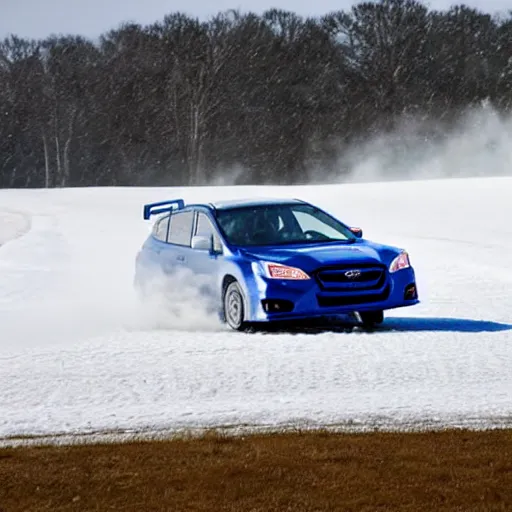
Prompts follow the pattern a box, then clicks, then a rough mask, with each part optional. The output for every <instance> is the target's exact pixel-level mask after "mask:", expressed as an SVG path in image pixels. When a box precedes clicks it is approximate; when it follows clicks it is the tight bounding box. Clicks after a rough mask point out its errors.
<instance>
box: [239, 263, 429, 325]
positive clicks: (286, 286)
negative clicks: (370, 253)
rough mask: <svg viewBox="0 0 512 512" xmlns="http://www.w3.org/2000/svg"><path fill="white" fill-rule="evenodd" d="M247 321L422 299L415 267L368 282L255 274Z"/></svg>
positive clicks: (390, 305)
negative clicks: (281, 278)
mask: <svg viewBox="0 0 512 512" xmlns="http://www.w3.org/2000/svg"><path fill="white" fill-rule="evenodd" d="M248 292H249V296H250V307H249V308H248V309H249V311H248V318H247V320H248V321H252V322H268V321H273V320H276V321H283V320H285V321H286V320H293V319H307V318H315V317H329V316H336V315H344V314H350V313H354V312H356V311H358V312H360V311H376V310H388V309H394V308H400V307H406V306H413V305H414V304H418V303H419V298H418V293H417V288H416V278H415V273H414V269H413V268H411V267H410V268H407V269H403V270H399V271H398V272H395V273H393V274H390V273H389V272H388V271H387V269H384V268H383V269H382V274H381V275H380V277H379V279H376V280H375V281H374V282H367V283H359V284H358V283H357V282H354V283H347V282H345V283H337V282H329V283H326V282H324V281H322V280H321V279H319V277H318V275H314V276H312V278H311V279H308V280H304V281H287V280H277V279H268V278H266V277H262V276H254V279H253V280H252V282H251V283H250V284H249V290H248Z"/></svg>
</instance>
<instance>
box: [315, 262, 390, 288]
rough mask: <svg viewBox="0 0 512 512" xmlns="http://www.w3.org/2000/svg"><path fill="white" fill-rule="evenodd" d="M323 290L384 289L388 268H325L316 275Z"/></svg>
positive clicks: (355, 265) (370, 265) (352, 265)
mask: <svg viewBox="0 0 512 512" xmlns="http://www.w3.org/2000/svg"><path fill="white" fill-rule="evenodd" d="M314 275H315V278H316V280H317V282H318V284H319V286H320V288H321V289H322V290H328V291H356V290H360V291H363V290H364V291H366V290H368V291H371V290H379V289H381V288H382V286H383V285H384V283H385V281H386V267H385V266H384V265H378V264H359V265H358V264H350V265H347V264H345V265H337V266H335V267H323V268H320V269H318V270H317V271H316V272H315V273H314Z"/></svg>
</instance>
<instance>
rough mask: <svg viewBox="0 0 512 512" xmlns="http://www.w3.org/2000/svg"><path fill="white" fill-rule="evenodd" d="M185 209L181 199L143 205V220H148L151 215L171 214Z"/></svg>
mask: <svg viewBox="0 0 512 512" xmlns="http://www.w3.org/2000/svg"><path fill="white" fill-rule="evenodd" d="M184 207H185V201H183V199H172V200H171V201H160V202H159V203H149V204H145V205H144V220H149V218H150V217H151V216H152V215H158V214H159V213H166V212H171V211H172V210H181V209H182V208H184Z"/></svg>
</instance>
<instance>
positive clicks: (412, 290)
mask: <svg viewBox="0 0 512 512" xmlns="http://www.w3.org/2000/svg"><path fill="white" fill-rule="evenodd" d="M417 298H418V291H417V289H416V284H415V283H411V284H409V285H407V286H406V287H405V291H404V299H405V300H415V299H417Z"/></svg>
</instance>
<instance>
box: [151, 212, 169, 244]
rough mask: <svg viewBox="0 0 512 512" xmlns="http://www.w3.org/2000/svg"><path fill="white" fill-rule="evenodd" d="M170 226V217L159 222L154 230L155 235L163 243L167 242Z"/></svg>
mask: <svg viewBox="0 0 512 512" xmlns="http://www.w3.org/2000/svg"><path fill="white" fill-rule="evenodd" d="M168 225H169V216H167V217H164V218H163V219H160V220H159V221H157V223H156V225H155V229H154V235H155V238H156V239H157V240H160V241H161V242H166V241H167V226H168Z"/></svg>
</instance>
